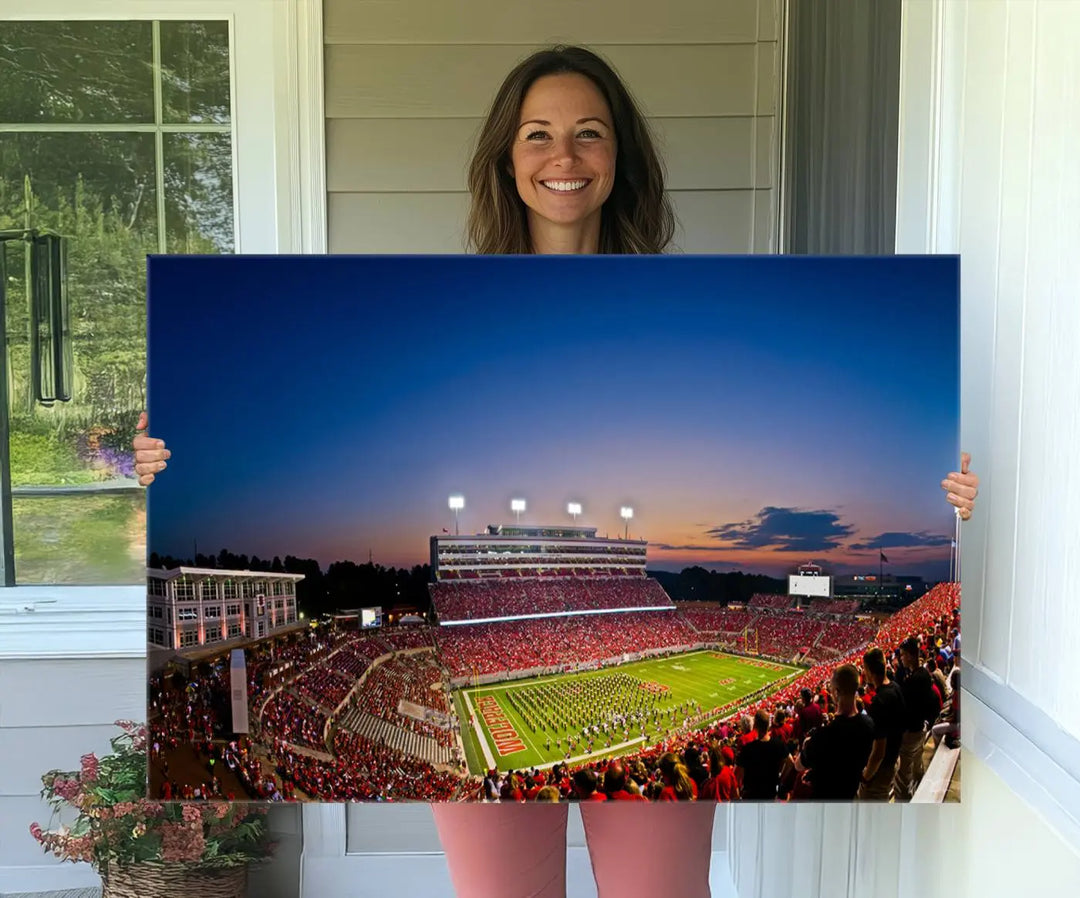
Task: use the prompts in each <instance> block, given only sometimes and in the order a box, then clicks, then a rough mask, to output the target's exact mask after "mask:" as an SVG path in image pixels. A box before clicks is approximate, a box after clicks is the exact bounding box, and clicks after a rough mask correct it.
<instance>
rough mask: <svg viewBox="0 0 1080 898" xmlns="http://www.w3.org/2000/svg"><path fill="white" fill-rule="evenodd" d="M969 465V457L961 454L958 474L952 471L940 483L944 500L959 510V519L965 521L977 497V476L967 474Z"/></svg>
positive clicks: (966, 454) (969, 515)
mask: <svg viewBox="0 0 1080 898" xmlns="http://www.w3.org/2000/svg"><path fill="white" fill-rule="evenodd" d="M970 464H971V456H970V455H968V453H966V452H961V453H960V470H959V472H957V471H953V472H952V473H950V474H949V476H948V477H946V478H945V479H944V480H942V481H941V488H942V489H943V490H945V492H946V496H945V498H946V499H947V500H948V501H949V503H950V504H951V505H954V506H956V508H957V509H959V511H960V517H961V518H963V519H964V520H965V521H966V520H967V519H968V518H970V517H971V512H972V509H974V508H975V497H976V496H977V495H979V475H978V474H971V473H969V472H968V465H970Z"/></svg>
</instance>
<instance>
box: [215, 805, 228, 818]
mask: <svg viewBox="0 0 1080 898" xmlns="http://www.w3.org/2000/svg"><path fill="white" fill-rule="evenodd" d="M228 813H229V806H228V805H227V804H219V805H218V806H217V818H218V820H224V819H225V815H226V814H228Z"/></svg>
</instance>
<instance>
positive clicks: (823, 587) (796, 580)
mask: <svg viewBox="0 0 1080 898" xmlns="http://www.w3.org/2000/svg"><path fill="white" fill-rule="evenodd" d="M788 595H792V596H815V597H817V598H822V599H830V598H832V577H821V576H813V575H810V576H807V575H805V574H789V575H788Z"/></svg>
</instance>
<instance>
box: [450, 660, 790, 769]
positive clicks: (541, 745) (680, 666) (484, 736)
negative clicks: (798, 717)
mask: <svg viewBox="0 0 1080 898" xmlns="http://www.w3.org/2000/svg"><path fill="white" fill-rule="evenodd" d="M801 672H802V671H801V669H800V668H797V667H791V666H788V665H783V664H777V663H775V662H772V661H767V660H764V659H761V660H759V659H757V658H743V657H739V656H735V655H725V654H721V653H719V652H712V651H697V652H689V653H687V654H684V655H673V656H670V657H666V658H654V659H649V660H646V661H636V662H632V663H629V664H622V665H619V666H617V667H609V668H604V669H602V670H591V671H585V672H582V673H569V674H558V675H555V676H550V677H540V678H536V679H530V680H515V681H512V682H506V683H496V684H492V685H490V686H476V687H467V688H464V689H459V690H457V691H456V692H455V693H454V703H455V706H456V710H457V713H458V718H459V720H461V722H462V727H461V729H462V736H463V739H464V742H465V752H466V756H467V758H468V762H469V770H470V771H472V772H473V773H482V772H483V771H484V770H486V769H489V768H491V767H496V768H498V769H500V770H516V769H521V768H523V767H534V766H545V765H550V764H553V763H555V762H557V761H565V760H570V761H572V762H579V761H582V760H587V759H591V758H601V757H604V756H606V755H620V754H626V753H630V752H634V751H638V750H640V749H642V748H644V747H646V746H649V745H653V744H654V743H656V742H659V741H660V740H662V739H664V738H666V737H667V736H668V735H671V734H674V733H675V732H677V731H678V730H680V729H682V727H683V726H693V727H699V726H703V725H704V724H705V723H706V722H708V721H709V720H712V719H715V718H716V717H717V716H719V714H720V712H721V709H726V710H724V711H723V713H724V715H725V716H726V715H727V714H730V713H731V711H732V710H733V708H732V703H735V706H737V705H738V703H739V699H741V698H742V697H743V696H747V695H750V694H752V693H755V692H757V691H759V690H761V689H765V688H767V687H768V688H769V689H770V690H771V689H775V688H779V687H780V685H782V683H783V682H786V681H787V680H788V679H790V678H792V677H794V676H797V675H798V674H799V673H801Z"/></svg>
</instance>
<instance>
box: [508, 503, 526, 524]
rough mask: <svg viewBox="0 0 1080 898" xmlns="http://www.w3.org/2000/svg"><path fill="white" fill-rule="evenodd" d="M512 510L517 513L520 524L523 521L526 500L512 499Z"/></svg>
mask: <svg viewBox="0 0 1080 898" xmlns="http://www.w3.org/2000/svg"><path fill="white" fill-rule="evenodd" d="M510 510H511V511H512V512H513V513H514V514H515V515H517V522H518V523H519V524H520V523H521V513H522V512H523V511H524V510H525V500H524V499H511V500H510Z"/></svg>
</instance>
